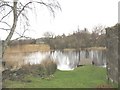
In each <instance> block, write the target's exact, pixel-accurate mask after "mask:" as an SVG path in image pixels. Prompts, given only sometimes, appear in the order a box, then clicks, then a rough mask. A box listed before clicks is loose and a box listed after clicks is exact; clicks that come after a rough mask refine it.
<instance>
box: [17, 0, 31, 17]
mask: <svg viewBox="0 0 120 90" xmlns="http://www.w3.org/2000/svg"><path fill="white" fill-rule="evenodd" d="M31 3H32V2H28V3H27V4H25V5H24V6H23V8H22V9H21V10H20V12H19V13H18V17H19V16H20V14H21V13H22V11H24V9H25V8H26V7H27V5H29V4H31Z"/></svg>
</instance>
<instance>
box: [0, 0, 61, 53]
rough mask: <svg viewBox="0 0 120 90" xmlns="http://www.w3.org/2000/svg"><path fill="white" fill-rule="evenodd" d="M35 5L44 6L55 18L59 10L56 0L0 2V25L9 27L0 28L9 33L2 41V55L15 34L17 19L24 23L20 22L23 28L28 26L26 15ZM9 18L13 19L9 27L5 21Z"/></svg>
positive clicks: (2, 0)
mask: <svg viewBox="0 0 120 90" xmlns="http://www.w3.org/2000/svg"><path fill="white" fill-rule="evenodd" d="M36 4H39V5H42V6H45V7H46V8H47V9H48V10H49V11H50V12H51V13H52V15H53V17H55V10H56V9H59V10H61V7H60V4H59V2H58V1H57V0H44V1H42V0H35V1H34V0H24V1H23V2H21V1H20V0H13V1H12V2H6V1H4V0H1V1H0V23H1V24H4V25H7V27H9V28H5V27H3V28H0V30H6V31H8V33H9V34H8V36H7V38H6V39H5V41H4V45H3V53H4V50H5V48H6V47H7V46H8V44H9V42H10V40H11V38H12V36H13V34H14V33H15V32H16V27H17V23H18V19H19V18H20V19H22V20H21V21H23V20H24V21H25V23H22V22H21V24H24V25H23V26H29V18H28V16H27V14H26V13H27V12H28V11H29V10H34V9H35V5H36ZM9 17H12V19H13V22H12V24H11V25H10V24H9V23H8V22H7V21H6V18H9ZM25 31H26V29H25V30H24V32H25ZM24 32H23V34H24ZM23 34H22V35H20V34H19V33H18V35H19V36H21V37H22V36H23Z"/></svg>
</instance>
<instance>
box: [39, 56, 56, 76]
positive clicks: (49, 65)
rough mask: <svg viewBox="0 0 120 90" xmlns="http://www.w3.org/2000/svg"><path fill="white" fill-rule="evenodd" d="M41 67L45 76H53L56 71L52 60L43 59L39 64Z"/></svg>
mask: <svg viewBox="0 0 120 90" xmlns="http://www.w3.org/2000/svg"><path fill="white" fill-rule="evenodd" d="M41 65H42V67H43V69H44V71H45V74H46V75H47V76H48V75H51V74H53V73H54V72H55V71H56V69H57V65H56V63H55V62H54V61H53V60H51V59H49V58H46V59H44V60H43V61H42V62H41Z"/></svg>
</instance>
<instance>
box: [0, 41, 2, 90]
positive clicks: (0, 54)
mask: <svg viewBox="0 0 120 90" xmlns="http://www.w3.org/2000/svg"><path fill="white" fill-rule="evenodd" d="M1 89H2V41H1V40H0V90H1Z"/></svg>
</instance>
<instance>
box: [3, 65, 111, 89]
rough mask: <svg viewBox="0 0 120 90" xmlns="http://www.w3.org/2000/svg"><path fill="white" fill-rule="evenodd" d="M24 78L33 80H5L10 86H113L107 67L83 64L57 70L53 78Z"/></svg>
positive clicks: (6, 84)
mask: <svg viewBox="0 0 120 90" xmlns="http://www.w3.org/2000/svg"><path fill="white" fill-rule="evenodd" d="M24 80H27V81H31V82H21V81H10V80H7V81H6V82H5V86H7V87H8V88H97V87H106V88H110V87H112V86H110V85H108V84H107V80H106V69H105V68H101V67H96V66H81V67H78V68H76V69H75V70H73V71H59V70H57V71H56V72H55V74H54V77H52V78H46V79H41V78H40V77H33V76H26V77H25V78H24Z"/></svg>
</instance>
